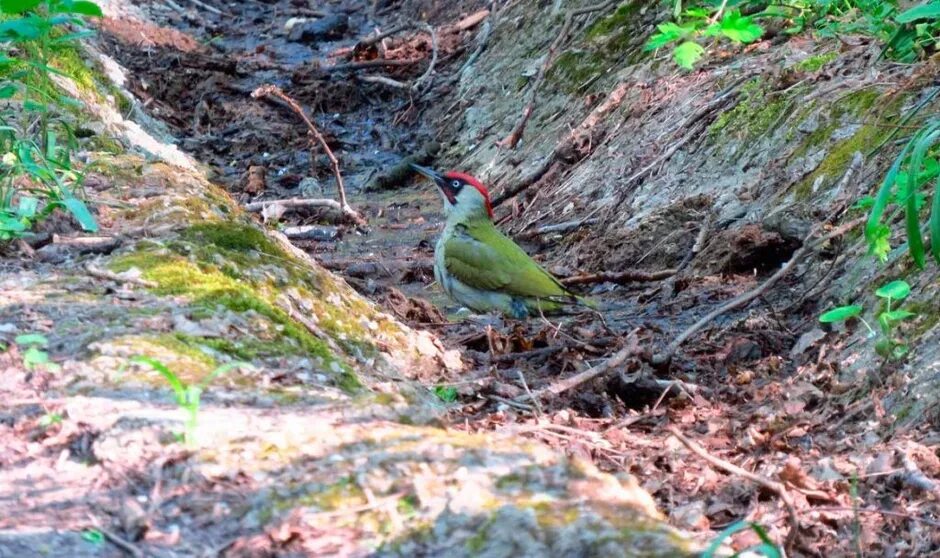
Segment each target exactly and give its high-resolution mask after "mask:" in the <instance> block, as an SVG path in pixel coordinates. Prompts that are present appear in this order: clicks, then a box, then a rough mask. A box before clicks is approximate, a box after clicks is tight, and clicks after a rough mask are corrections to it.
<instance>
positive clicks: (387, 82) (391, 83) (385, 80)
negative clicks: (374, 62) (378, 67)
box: [356, 76, 411, 89]
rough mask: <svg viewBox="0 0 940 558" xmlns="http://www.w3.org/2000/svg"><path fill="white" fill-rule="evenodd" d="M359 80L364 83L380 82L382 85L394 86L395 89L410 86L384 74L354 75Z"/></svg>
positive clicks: (408, 87)
mask: <svg viewBox="0 0 940 558" xmlns="http://www.w3.org/2000/svg"><path fill="white" fill-rule="evenodd" d="M356 79H358V80H359V81H364V82H366V83H380V84H382V85H387V86H389V87H394V88H396V89H410V88H411V86H410V85H408V84H407V83H402V82H400V81H398V80H396V79H392V78H390V77H385V76H358V77H356Z"/></svg>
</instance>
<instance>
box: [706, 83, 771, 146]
mask: <svg viewBox="0 0 940 558" xmlns="http://www.w3.org/2000/svg"><path fill="white" fill-rule="evenodd" d="M789 105H790V99H789V97H785V96H783V95H772V94H771V90H770V87H769V86H767V85H766V84H765V83H764V82H763V80H761V79H753V80H751V81H749V82H747V83H746V84H744V85H743V86H742V87H741V101H740V102H739V103H738V104H737V105H735V106H734V108H732V109H731V110H729V111H725V112H723V113H721V114H720V115H719V116H718V118H716V119H715V121H714V122H713V123H712V124H711V126H709V127H708V136H709V137H710V138H711V139H712V140H718V139H727V138H728V137H732V138H735V139H737V140H742V141H753V140H757V139H760V138H761V137H763V136H765V135H767V134H770V133H773V131H774V130H773V128H775V127H776V126H778V125H779V124H780V122H781V121H782V118H781V117H782V116H783V115H784V113H785V112H786V110H787V107H788V106H789Z"/></svg>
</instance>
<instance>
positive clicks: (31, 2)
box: [0, 0, 41, 14]
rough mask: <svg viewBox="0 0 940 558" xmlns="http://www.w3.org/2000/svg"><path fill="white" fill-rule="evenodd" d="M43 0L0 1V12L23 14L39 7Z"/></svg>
mask: <svg viewBox="0 0 940 558" xmlns="http://www.w3.org/2000/svg"><path fill="white" fill-rule="evenodd" d="M40 2H41V0H0V12H3V13H5V14H21V13H23V12H25V11H26V10H31V9H33V8H35V7H36V6H38V5H39V3H40Z"/></svg>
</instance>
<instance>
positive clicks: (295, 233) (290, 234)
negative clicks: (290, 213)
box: [282, 225, 339, 242]
mask: <svg viewBox="0 0 940 558" xmlns="http://www.w3.org/2000/svg"><path fill="white" fill-rule="evenodd" d="M282 232H283V233H284V236H286V237H287V238H289V239H291V240H317V241H320V242H329V241H332V240H336V238H337V237H338V236H339V230H338V229H337V228H336V227H321V226H318V225H303V226H300V227H285V228H284V230H283V231H282Z"/></svg>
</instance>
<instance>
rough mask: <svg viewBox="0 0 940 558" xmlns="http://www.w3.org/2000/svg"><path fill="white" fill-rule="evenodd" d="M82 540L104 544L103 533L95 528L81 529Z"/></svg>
mask: <svg viewBox="0 0 940 558" xmlns="http://www.w3.org/2000/svg"><path fill="white" fill-rule="evenodd" d="M82 540H83V541H85V542H88V543H91V544H104V534H103V533H102V532H101V531H99V530H97V529H85V530H84V531H82Z"/></svg>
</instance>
